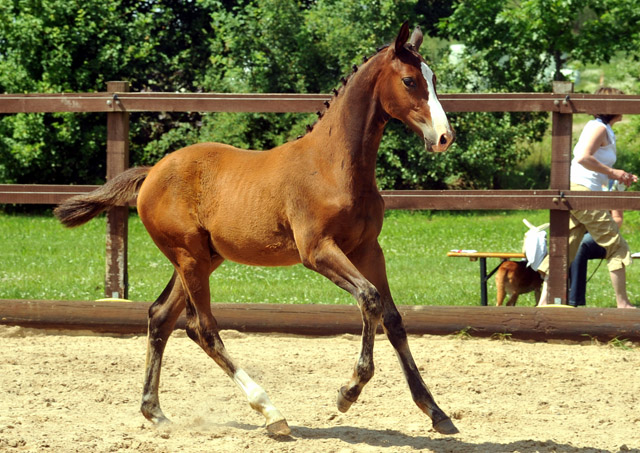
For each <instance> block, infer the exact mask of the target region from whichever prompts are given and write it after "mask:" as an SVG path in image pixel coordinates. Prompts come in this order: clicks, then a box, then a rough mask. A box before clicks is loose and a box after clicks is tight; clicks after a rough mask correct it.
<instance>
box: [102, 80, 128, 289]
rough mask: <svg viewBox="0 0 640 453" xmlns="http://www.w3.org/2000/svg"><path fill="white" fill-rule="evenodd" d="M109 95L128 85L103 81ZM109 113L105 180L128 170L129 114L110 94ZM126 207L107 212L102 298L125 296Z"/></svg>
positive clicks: (126, 273)
mask: <svg viewBox="0 0 640 453" xmlns="http://www.w3.org/2000/svg"><path fill="white" fill-rule="evenodd" d="M107 91H108V92H109V93H118V92H126V91H129V82H107ZM108 102H111V103H112V104H110V105H111V106H112V108H113V112H109V113H107V180H109V179H111V178H113V177H114V176H116V175H117V174H119V173H122V172H123V171H125V170H126V169H127V168H128V167H129V114H128V113H127V112H123V111H121V109H120V101H118V99H117V95H115V94H114V97H113V99H112V100H110V101H108ZM128 224H129V208H128V207H127V206H117V207H115V208H112V209H110V210H109V211H107V240H106V272H105V283H104V292H105V296H106V297H112V298H124V299H126V298H127V297H128V292H129V282H128V271H127V244H128Z"/></svg>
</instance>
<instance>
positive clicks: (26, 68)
mask: <svg viewBox="0 0 640 453" xmlns="http://www.w3.org/2000/svg"><path fill="white" fill-rule="evenodd" d="M210 34H211V27H210V21H209V11H207V10H205V9H203V8H202V7H201V6H200V2H198V1H194V0H188V1H182V2H172V1H170V0H147V1H144V2H140V1H136V0H114V1H109V2H102V1H95V0H87V1H85V2H82V3H81V2H77V1H67V0H0V92H8V93H25V92H41V93H51V92H92V91H104V90H105V89H106V82H107V81H109V80H128V81H130V82H131V84H132V89H133V90H134V91H145V90H162V91H180V90H183V91H195V90H196V89H197V88H198V87H199V86H200V82H201V78H202V73H203V72H204V68H205V67H206V66H208V61H207V51H208V41H207V39H208V37H209V36H210ZM195 119H197V115H191V116H190V115H184V114H179V115H166V114H161V115H157V114H144V115H135V116H134V117H133V121H132V139H133V145H132V160H133V161H134V162H138V161H143V160H144V159H142V158H141V157H144V156H142V154H143V153H142V149H141V148H142V145H141V144H142V143H144V144H146V143H148V142H149V140H153V139H156V138H158V137H160V136H161V135H162V134H163V133H164V132H166V131H168V130H170V129H171V128H173V127H174V125H175V124H177V123H180V122H185V121H194V120H195ZM105 123H106V122H105V119H104V116H103V115H99V114H84V115H79V114H63V113H59V114H19V115H5V116H4V117H2V118H1V119H0V181H2V182H20V183H35V182H39V183H69V182H75V183H97V182H100V181H103V180H104V174H105V169H104V165H105V152H104V150H105V136H106V126H105Z"/></svg>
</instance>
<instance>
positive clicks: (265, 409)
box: [178, 256, 291, 436]
mask: <svg viewBox="0 0 640 453" xmlns="http://www.w3.org/2000/svg"><path fill="white" fill-rule="evenodd" d="M204 261H205V260H204V258H203V257H201V259H200V260H196V259H193V258H191V257H189V256H187V257H184V256H183V257H182V258H181V259H179V260H178V263H179V266H178V269H179V272H180V274H181V278H182V283H183V286H184V287H185V289H186V291H187V295H188V296H187V301H186V307H187V326H186V331H187V335H188V336H189V338H191V339H192V340H193V341H195V342H196V343H197V344H198V345H200V347H201V348H202V349H203V350H204V351H205V352H206V353H207V354H208V355H209V356H210V357H211V358H212V359H213V360H214V361H215V362H216V363H217V364H218V365H219V366H220V367H221V368H222V369H223V370H224V372H225V373H226V374H227V375H228V376H229V377H230V378H231V379H233V381H234V382H235V383H236V384H237V385H238V387H240V389H241V390H242V391H243V392H244V394H245V396H246V397H247V399H248V400H249V404H250V406H251V407H252V408H253V409H254V410H256V411H258V412H260V413H261V414H262V415H263V416H264V417H265V420H266V426H267V430H268V431H269V432H270V433H271V434H274V435H283V436H286V435H289V434H290V433H291V430H290V429H289V425H288V424H287V422H286V420H285V418H284V417H283V416H282V414H281V413H280V411H278V409H276V407H275V406H274V405H273V404H272V403H271V400H270V399H269V397H268V396H267V394H266V392H265V391H264V390H263V389H262V387H260V386H259V385H258V384H256V383H255V382H254V381H253V380H252V379H251V378H250V377H249V375H248V374H247V373H246V372H245V371H244V370H243V369H241V368H239V367H237V366H236V364H235V363H234V362H233V360H232V359H231V357H230V356H229V354H228V353H227V350H226V348H225V347H224V344H223V343H222V340H221V339H220V335H219V334H218V324H217V322H216V320H215V318H214V317H213V314H212V313H211V302H210V292H209V275H210V274H211V272H212V271H213V269H215V268H216V267H217V265H218V264H219V263H217V264H214V265H213V266H211V267H208V266H205V265H203V264H202V263H203V262H204ZM219 262H222V259H220V261H219Z"/></svg>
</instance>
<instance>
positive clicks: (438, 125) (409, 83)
mask: <svg viewBox="0 0 640 453" xmlns="http://www.w3.org/2000/svg"><path fill="white" fill-rule="evenodd" d="M420 44H422V31H420V29H419V28H416V29H415V30H414V32H413V34H412V35H411V39H409V25H408V24H407V23H406V22H405V23H404V24H403V25H402V28H401V29H400V32H399V33H398V36H397V37H396V40H395V42H394V43H392V44H391V45H390V46H389V47H388V48H387V49H386V51H385V52H383V55H384V58H386V59H388V61H386V64H385V65H384V69H383V70H382V74H381V77H380V79H379V81H380V82H382V83H379V84H378V87H379V92H378V94H379V99H380V103H381V104H382V108H383V109H384V110H385V112H386V113H387V114H388V115H390V116H392V117H394V118H396V119H399V120H400V121H402V122H404V123H405V124H407V125H409V127H411V129H413V130H414V131H415V132H416V133H417V134H419V135H421V136H422V138H423V139H424V145H425V148H426V149H427V150H429V151H435V152H442V151H446V149H447V148H449V146H450V145H451V143H453V140H454V139H455V133H454V131H453V129H452V128H451V125H450V124H449V120H448V119H447V115H446V114H445V113H444V110H443V109H442V106H441V105H440V101H438V95H437V94H436V76H435V75H434V73H433V71H431V69H430V68H429V66H428V65H427V63H426V61H425V60H424V58H422V56H421V55H420V54H419V53H418V49H419V48H420ZM381 56H382V55H381Z"/></svg>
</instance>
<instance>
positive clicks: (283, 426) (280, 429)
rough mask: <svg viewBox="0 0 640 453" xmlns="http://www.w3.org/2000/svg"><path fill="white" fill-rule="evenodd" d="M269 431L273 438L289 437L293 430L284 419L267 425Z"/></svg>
mask: <svg viewBox="0 0 640 453" xmlns="http://www.w3.org/2000/svg"><path fill="white" fill-rule="evenodd" d="M267 431H268V432H269V434H271V435H272V436H288V435H290V434H291V428H289V425H288V424H287V421H286V420H284V419H283V420H279V421H277V422H273V423H271V424H270V425H267Z"/></svg>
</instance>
